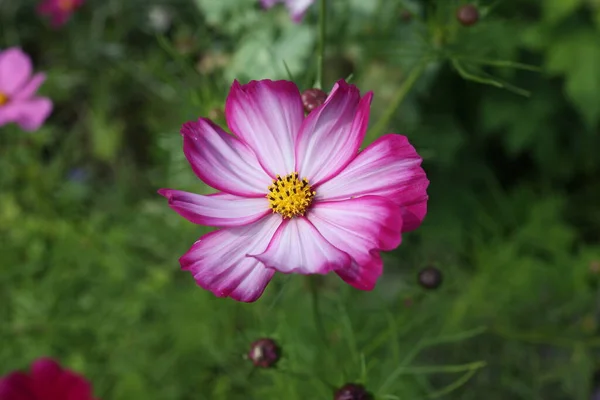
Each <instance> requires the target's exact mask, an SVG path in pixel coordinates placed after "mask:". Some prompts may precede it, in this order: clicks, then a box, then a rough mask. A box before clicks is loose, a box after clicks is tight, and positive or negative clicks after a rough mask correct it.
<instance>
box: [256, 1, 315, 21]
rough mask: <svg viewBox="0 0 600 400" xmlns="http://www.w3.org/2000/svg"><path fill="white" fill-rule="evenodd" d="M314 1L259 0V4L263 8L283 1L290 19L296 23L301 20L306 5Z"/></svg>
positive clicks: (308, 5)
mask: <svg viewBox="0 0 600 400" xmlns="http://www.w3.org/2000/svg"><path fill="white" fill-rule="evenodd" d="M314 2H315V0H260V4H261V5H262V6H263V7H264V8H271V7H273V6H274V5H275V4H277V3H285V6H286V7H287V9H288V11H289V12H290V16H291V17H292V20H293V21H294V22H296V23H298V22H300V21H302V18H304V14H305V13H306V10H308V7H310V6H311V5H312V3H314Z"/></svg>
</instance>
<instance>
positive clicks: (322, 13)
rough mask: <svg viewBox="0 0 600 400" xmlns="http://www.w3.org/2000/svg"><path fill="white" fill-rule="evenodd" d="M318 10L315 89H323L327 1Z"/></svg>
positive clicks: (324, 0)
mask: <svg viewBox="0 0 600 400" xmlns="http://www.w3.org/2000/svg"><path fill="white" fill-rule="evenodd" d="M320 6H321V7H320V9H319V47H318V49H317V83H316V85H315V86H316V87H317V89H322V88H323V71H324V70H325V40H326V36H327V29H326V24H327V22H326V21H327V0H321V3H320Z"/></svg>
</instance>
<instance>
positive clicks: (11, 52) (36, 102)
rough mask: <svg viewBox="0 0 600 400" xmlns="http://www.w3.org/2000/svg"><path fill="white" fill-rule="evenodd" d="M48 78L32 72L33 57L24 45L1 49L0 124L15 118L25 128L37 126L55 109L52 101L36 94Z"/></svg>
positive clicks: (28, 129) (27, 129)
mask: <svg viewBox="0 0 600 400" xmlns="http://www.w3.org/2000/svg"><path fill="white" fill-rule="evenodd" d="M45 79H46V75H44V74H43V73H38V74H35V75H34V74H33V67H32V65H31V59H30V58H29V56H28V55H27V54H25V53H23V51H21V49H18V48H15V47H12V48H9V49H6V50H4V51H0V126H2V125H6V124H8V123H11V122H14V123H16V124H18V125H19V126H20V127H21V128H22V129H24V130H26V131H35V130H37V129H38V128H39V127H40V126H41V125H42V124H43V123H44V121H45V120H46V118H48V115H50V112H51V111H52V102H51V101H50V99H48V98H46V97H39V96H36V91H37V90H38V88H39V87H40V85H41V84H42V83H43V82H44V80H45Z"/></svg>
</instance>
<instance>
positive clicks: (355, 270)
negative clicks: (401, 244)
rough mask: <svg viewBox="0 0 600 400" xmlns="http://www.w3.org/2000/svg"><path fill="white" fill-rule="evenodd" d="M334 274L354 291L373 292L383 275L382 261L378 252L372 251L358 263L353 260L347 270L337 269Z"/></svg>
mask: <svg viewBox="0 0 600 400" xmlns="http://www.w3.org/2000/svg"><path fill="white" fill-rule="evenodd" d="M335 273H336V274H338V276H339V277H340V278H342V279H343V280H344V282H346V283H347V284H349V285H351V286H353V287H355V288H356V289H359V290H373V289H374V288H375V285H376V284H377V279H379V277H380V276H381V274H382V273H383V260H382V259H381V256H380V255H379V252H376V251H373V252H370V253H369V256H368V257H367V256H363V257H362V259H361V262H360V263H359V262H358V261H356V260H354V259H353V260H352V264H351V265H350V267H349V268H344V269H338V270H336V271H335Z"/></svg>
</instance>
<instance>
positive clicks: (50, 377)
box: [0, 358, 94, 400]
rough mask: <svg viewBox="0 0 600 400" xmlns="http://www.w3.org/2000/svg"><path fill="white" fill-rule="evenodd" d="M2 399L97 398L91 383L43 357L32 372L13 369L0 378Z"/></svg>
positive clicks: (70, 399) (64, 399)
mask: <svg viewBox="0 0 600 400" xmlns="http://www.w3.org/2000/svg"><path fill="white" fill-rule="evenodd" d="M0 400H94V398H93V397H92V385H91V384H90V383H89V382H88V381H87V380H86V379H85V378H84V377H83V376H81V375H78V374H76V373H74V372H73V371H70V370H68V369H63V368H62V367H61V366H60V365H59V364H58V363H57V362H56V361H54V360H52V359H49V358H40V359H38V360H37V361H35V362H34V363H33V364H32V365H31V371H30V373H29V374H26V373H24V372H12V373H10V374H8V375H6V376H4V377H2V378H1V379H0Z"/></svg>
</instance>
